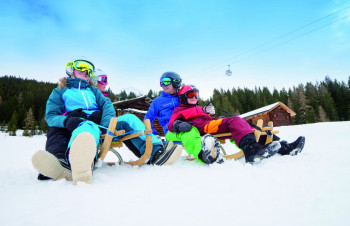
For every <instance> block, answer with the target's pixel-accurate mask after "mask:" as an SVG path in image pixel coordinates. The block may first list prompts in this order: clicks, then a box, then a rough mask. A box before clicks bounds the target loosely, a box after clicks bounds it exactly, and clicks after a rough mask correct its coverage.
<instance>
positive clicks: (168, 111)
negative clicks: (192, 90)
mask: <svg viewBox="0 0 350 226" xmlns="http://www.w3.org/2000/svg"><path fill="white" fill-rule="evenodd" d="M177 106H179V96H178V95H177V94H176V96H173V95H170V94H167V93H165V92H164V91H162V93H161V94H160V96H159V97H157V98H156V99H154V100H153V102H152V104H151V106H150V107H149V109H148V111H147V113H146V115H145V118H144V120H145V119H149V120H150V121H151V126H152V130H153V134H155V135H157V131H156V130H155V129H154V127H153V121H154V120H155V119H156V118H158V121H159V124H160V125H161V126H162V127H163V131H164V134H166V133H167V132H168V123H169V121H170V118H171V115H172V114H173V111H174V109H175V108H176V107H177Z"/></svg>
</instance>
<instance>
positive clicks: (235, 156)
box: [187, 119, 279, 161]
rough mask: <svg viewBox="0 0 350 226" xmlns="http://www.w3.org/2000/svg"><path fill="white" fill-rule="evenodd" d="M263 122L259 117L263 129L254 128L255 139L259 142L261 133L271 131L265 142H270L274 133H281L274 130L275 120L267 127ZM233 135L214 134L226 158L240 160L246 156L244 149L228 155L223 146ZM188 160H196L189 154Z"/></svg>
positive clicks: (259, 124)
mask: <svg viewBox="0 0 350 226" xmlns="http://www.w3.org/2000/svg"><path fill="white" fill-rule="evenodd" d="M263 123H264V121H263V120H262V119H259V120H258V122H257V126H258V127H259V128H260V129H261V131H260V130H258V129H253V131H254V135H255V139H256V142H258V141H259V139H260V136H261V135H268V133H269V134H270V135H268V136H267V138H266V142H265V144H269V143H271V142H272V140H273V135H274V134H277V133H279V131H278V130H273V122H268V126H267V127H263ZM231 135H232V134H231V133H220V134H213V136H214V137H216V138H217V139H218V141H219V142H220V147H221V151H222V153H223V157H224V158H225V159H234V160H239V159H241V158H243V157H244V152H243V151H242V150H241V151H239V152H237V153H234V154H231V155H228V154H227V153H226V151H225V149H224V147H223V146H222V144H225V143H226V139H230V138H231ZM187 160H189V161H193V160H195V158H194V157H190V156H188V157H187Z"/></svg>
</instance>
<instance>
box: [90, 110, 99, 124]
mask: <svg viewBox="0 0 350 226" xmlns="http://www.w3.org/2000/svg"><path fill="white" fill-rule="evenodd" d="M101 119H102V111H95V112H93V113H92V114H91V115H90V116H89V118H88V119H87V120H89V121H92V122H94V123H96V124H97V125H99V124H100V123H101Z"/></svg>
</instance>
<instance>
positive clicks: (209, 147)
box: [198, 134, 222, 164]
mask: <svg viewBox="0 0 350 226" xmlns="http://www.w3.org/2000/svg"><path fill="white" fill-rule="evenodd" d="M219 154H220V143H219V141H218V140H217V139H216V138H215V137H214V136H213V135H211V134H205V135H204V136H203V137H202V150H201V151H200V152H199V154H198V157H199V159H200V160H202V161H203V162H204V163H207V164H212V163H214V162H215V161H216V160H217V159H218V157H219ZM220 159H221V160H222V158H220ZM221 162H222V161H220V163H221Z"/></svg>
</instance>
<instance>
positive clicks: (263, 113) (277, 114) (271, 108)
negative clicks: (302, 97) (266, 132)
mask: <svg viewBox="0 0 350 226" xmlns="http://www.w3.org/2000/svg"><path fill="white" fill-rule="evenodd" d="M295 115H296V114H295V112H294V111H293V110H292V109H290V108H289V107H287V106H286V105H285V104H283V103H281V102H277V103H274V104H270V105H268V106H265V107H262V108H259V109H256V110H254V111H250V112H247V113H244V114H242V115H240V117H242V118H244V119H245V120H246V121H247V122H251V123H254V124H256V123H257V121H258V120H259V119H262V120H263V121H264V126H267V123H268V122H269V121H272V122H273V125H274V126H289V125H292V119H291V117H293V116H295Z"/></svg>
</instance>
